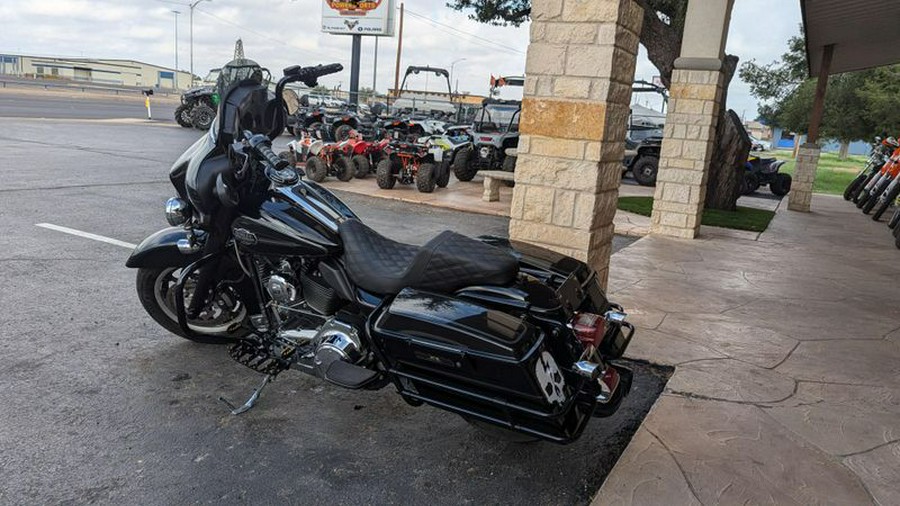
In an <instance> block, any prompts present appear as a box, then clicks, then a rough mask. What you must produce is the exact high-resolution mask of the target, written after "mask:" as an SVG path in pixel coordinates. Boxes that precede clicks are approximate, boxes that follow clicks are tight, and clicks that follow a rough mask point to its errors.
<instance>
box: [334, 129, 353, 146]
mask: <svg viewBox="0 0 900 506" xmlns="http://www.w3.org/2000/svg"><path fill="white" fill-rule="evenodd" d="M351 130H353V127H352V126H350V125H339V126H338V127H337V128H335V129H334V140H335V141H337V142H341V141H345V140H347V139H349V138H350V131H351Z"/></svg>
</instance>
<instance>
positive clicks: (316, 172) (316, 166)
mask: <svg viewBox="0 0 900 506" xmlns="http://www.w3.org/2000/svg"><path fill="white" fill-rule="evenodd" d="M327 176H328V167H326V166H325V162H324V161H322V159H321V158H319V157H318V156H312V157H310V158H308V159H307V160H306V177H308V178H309V179H310V181H314V182H316V183H321V182H322V181H325V178H326V177H327Z"/></svg>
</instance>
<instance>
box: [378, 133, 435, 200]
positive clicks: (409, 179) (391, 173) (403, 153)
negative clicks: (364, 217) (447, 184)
mask: <svg viewBox="0 0 900 506" xmlns="http://www.w3.org/2000/svg"><path fill="white" fill-rule="evenodd" d="M383 153H384V154H383V157H382V159H381V161H380V162H378V166H377V168H376V169H375V179H376V181H377V182H378V187H379V188H381V189H383V190H390V189H391V188H393V187H394V185H395V184H396V183H397V181H399V182H400V184H412V183H415V184H416V188H417V189H418V190H419V191H420V192H422V193H431V192H433V191H434V187H435V186H436V185H437V181H438V178H439V177H441V176H440V174H438V170H439V165H437V164H435V161H436V160H435V157H436V156H438V157H439V156H441V155H443V149H441V148H440V147H437V146H433V147H429V146H426V145H425V144H417V143H410V142H406V141H403V140H392V141H391V142H390V143H388V144H387V145H386V146H385V147H384V151H383ZM438 153H440V155H438ZM448 176H449V172H448Z"/></svg>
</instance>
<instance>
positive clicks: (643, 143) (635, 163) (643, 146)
mask: <svg viewBox="0 0 900 506" xmlns="http://www.w3.org/2000/svg"><path fill="white" fill-rule="evenodd" d="M631 133H632V132H631V131H629V136H628V137H626V138H625V158H624V159H623V160H622V163H623V164H624V167H623V171H622V172H623V173H624V172H627V171H629V170H630V171H631V175H632V176H634V180H635V181H637V182H638V184H639V185H641V186H656V174H657V173H658V172H659V154H660V151H661V149H662V137H656V136H652V137H645V138H643V139H641V140H635V139H634V138H633V137H632V136H631V135H630V134H631Z"/></svg>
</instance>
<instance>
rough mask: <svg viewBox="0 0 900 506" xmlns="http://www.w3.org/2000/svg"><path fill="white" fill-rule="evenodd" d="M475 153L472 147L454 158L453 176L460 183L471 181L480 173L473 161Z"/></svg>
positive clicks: (463, 150)
mask: <svg viewBox="0 0 900 506" xmlns="http://www.w3.org/2000/svg"><path fill="white" fill-rule="evenodd" d="M473 155H474V152H473V150H472V148H471V147H469V148H463V149H461V150H460V151H459V153H457V154H456V156H455V157H454V158H453V175H454V176H456V179H459V180H460V181H471V180H472V178H473V177H475V174H477V173H478V167H477V166H476V165H475V163H474V161H473V160H472V156H473Z"/></svg>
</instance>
